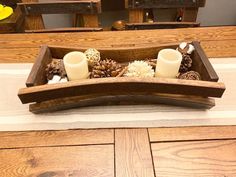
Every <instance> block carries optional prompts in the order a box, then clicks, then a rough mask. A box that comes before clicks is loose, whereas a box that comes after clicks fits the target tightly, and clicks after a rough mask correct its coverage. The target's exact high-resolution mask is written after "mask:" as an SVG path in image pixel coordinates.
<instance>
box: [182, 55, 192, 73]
mask: <svg viewBox="0 0 236 177" xmlns="http://www.w3.org/2000/svg"><path fill="white" fill-rule="evenodd" d="M182 56H183V59H182V61H181V65H180V68H179V72H181V73H185V72H187V71H189V69H190V68H191V67H192V63H193V61H192V59H191V57H190V56H189V55H188V54H183V55H182Z"/></svg>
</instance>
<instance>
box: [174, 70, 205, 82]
mask: <svg viewBox="0 0 236 177" xmlns="http://www.w3.org/2000/svg"><path fill="white" fill-rule="evenodd" d="M178 78H179V79H186V80H201V76H200V74H199V73H198V72H196V71H188V72H186V73H184V74H180V75H179V76H178Z"/></svg>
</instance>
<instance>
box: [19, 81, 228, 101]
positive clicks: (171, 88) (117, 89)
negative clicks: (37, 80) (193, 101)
mask: <svg viewBox="0 0 236 177" xmlns="http://www.w3.org/2000/svg"><path fill="white" fill-rule="evenodd" d="M193 87H194V88H195V89H192V88H193ZM224 91H225V85H224V83H222V82H207V81H196V80H184V79H169V78H168V79H167V78H146V79H145V80H144V79H143V78H135V77H134V78H128V77H120V78H119V79H117V78H115V77H110V78H102V79H84V80H80V81H79V82H78V81H70V82H67V83H60V84H50V85H48V84H45V85H39V86H34V87H27V88H21V89H19V92H18V97H19V98H20V100H21V102H22V103H23V104H25V103H31V102H42V101H48V100H53V99H57V98H61V97H62V95H63V97H72V96H85V95H95V94H104V95H139V94H141V95H142V94H155V93H165V94H166V93H170V94H182V95H192V96H193V95H194V96H202V97H217V98H220V97H221V96H222V95H223V93H224Z"/></svg>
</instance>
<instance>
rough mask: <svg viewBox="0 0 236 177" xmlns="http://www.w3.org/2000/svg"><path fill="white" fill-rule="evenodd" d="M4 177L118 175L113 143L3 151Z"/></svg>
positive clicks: (1, 169) (0, 169) (0, 167)
mask: <svg viewBox="0 0 236 177" xmlns="http://www.w3.org/2000/svg"><path fill="white" fill-rule="evenodd" d="M0 159H1V160H0V172H1V177H55V176H57V177H114V147H113V145H93V146H66V147H65V146H64V147H43V148H21V149H4V150H0Z"/></svg>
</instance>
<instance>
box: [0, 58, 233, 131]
mask: <svg viewBox="0 0 236 177" xmlns="http://www.w3.org/2000/svg"><path fill="white" fill-rule="evenodd" d="M211 62H212V64H213V66H214V68H215V69H216V71H217V73H218V75H219V77H220V81H222V82H224V83H225V85H226V91H225V93H224V95H223V97H222V98H220V99H216V106H215V107H213V108H212V109H210V110H199V109H191V108H185V107H177V106H166V105H135V106H98V107H87V108H77V109H71V110H65V111H60V112H54V113H47V114H39V115H35V114H33V113H30V112H29V111H28V105H23V104H21V102H20V100H19V99H18V97H17V92H18V89H19V88H21V87H24V83H25V81H26V78H27V76H28V74H29V72H30V68H31V66H32V64H0V79H1V82H2V83H1V86H0V131H16V130H17V131H24V130H59V129H76V128H118V127H173V126H208V125H236V84H235V82H236V81H235V80H236V78H235V77H236V58H225V59H211Z"/></svg>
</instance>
